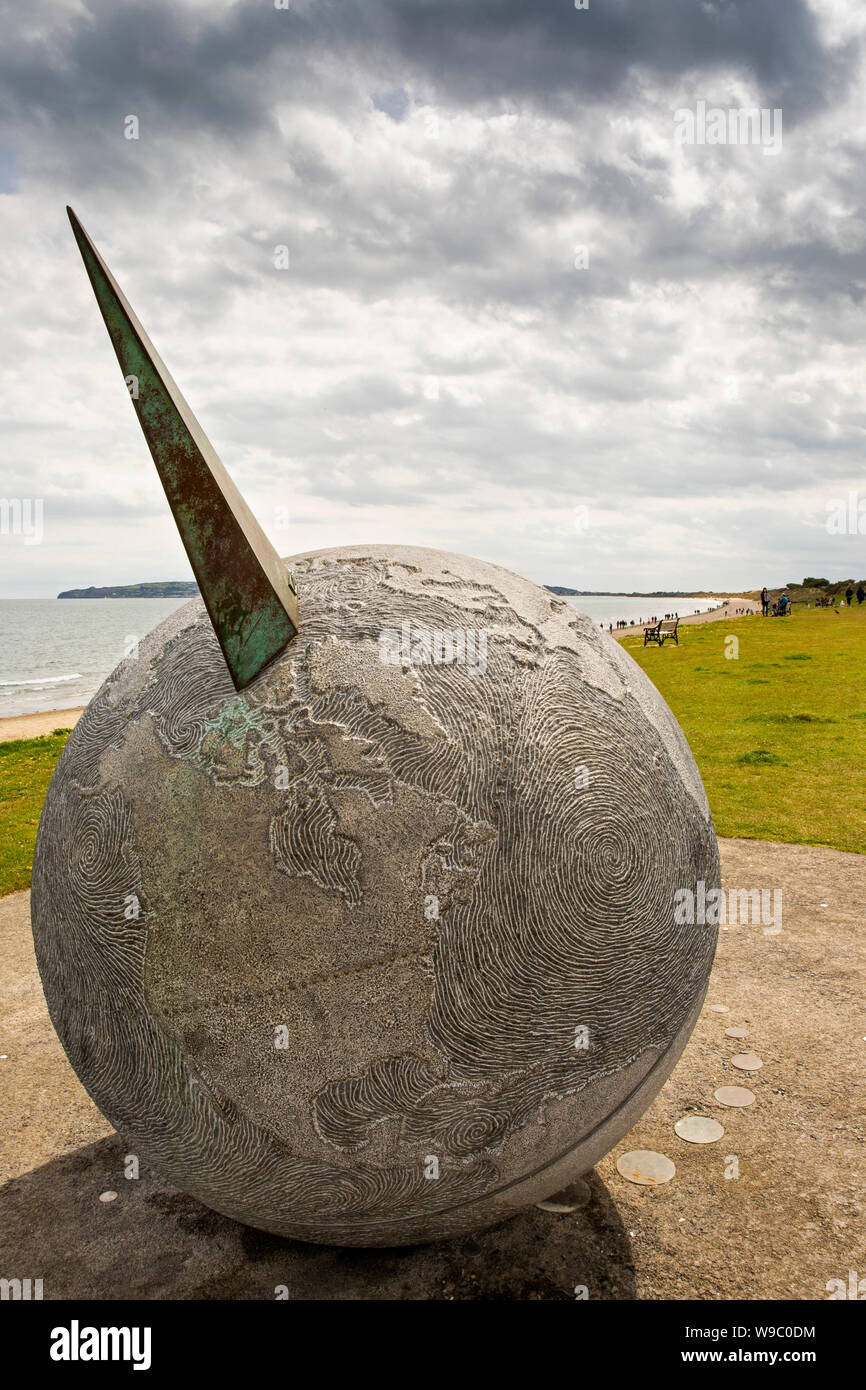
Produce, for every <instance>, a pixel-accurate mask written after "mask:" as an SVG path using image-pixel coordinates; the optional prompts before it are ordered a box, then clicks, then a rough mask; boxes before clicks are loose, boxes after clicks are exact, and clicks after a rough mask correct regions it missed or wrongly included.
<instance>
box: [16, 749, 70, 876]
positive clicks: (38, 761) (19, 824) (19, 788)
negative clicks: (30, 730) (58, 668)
mask: <svg viewBox="0 0 866 1390" xmlns="http://www.w3.org/2000/svg"><path fill="white" fill-rule="evenodd" d="M68 737H69V730H68V729H64V730H62V731H61V732H60V733H54V734H46V736H45V737H44V738H20V739H15V740H14V741H13V742H11V743H0V816H2V833H0V894H3V893H14V892H15V890H16V889H17V888H27V887H29V884H30V869H31V866H32V864H33V846H34V845H35V843H36V827H37V826H38V824H39V813H40V811H41V810H42V803H43V801H44V800H45V793H46V792H47V790H48V783H49V782H50V781H51V774H52V772H53V771H54V764H55V763H56V762H57V759H58V758H59V757H60V754H61V751H62V749H63V745H64V744H65V742H66V740H67V738H68Z"/></svg>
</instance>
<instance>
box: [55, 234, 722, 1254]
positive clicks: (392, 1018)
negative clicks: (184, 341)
mask: <svg viewBox="0 0 866 1390" xmlns="http://www.w3.org/2000/svg"><path fill="white" fill-rule="evenodd" d="M79 230H80V229H79ZM82 236H83V233H82ZM94 254H96V253H94ZM106 273H107V272H106ZM91 278H92V279H93V278H94V277H93V275H92V276H91ZM112 286H113V288H112V295H115V294H119V291H118V290H117V287H116V286H114V285H113V282H112ZM98 297H99V295H98ZM113 302H114V301H113V300H112V304H113ZM124 304H125V301H124ZM101 307H102V305H101ZM126 307H127V308H128V306H126ZM112 312H113V310H112ZM129 312H130V313H131V311H129ZM103 313H104V314H105V317H106V322H109V314H108V312H106V309H105V308H104V307H103ZM130 321H131V320H130ZM135 323H136V334H137V336H136V342H137V343H139V344H141V343H142V342H144V343H146V344H147V347H148V351H149V352H152V349H151V345H150V344H149V343H148V342H147V340H146V339H144V338H143V336H142V335H143V330H140V326H139V325H137V321H135ZM110 331H111V326H110ZM124 331H125V330H124ZM115 346H116V347H117V342H115ZM136 351H137V349H136ZM131 352H132V349H131V348H129V349H127V348H126V347H124V353H125V354H126V355H123V356H122V354H121V351H120V349H118V356H119V357H120V358H121V365H122V367H124V369H126V368H128V367H129V365H130V361H133V363H134V365H136V367H137V372H136V375H138V372H139V371H140V372H141V380H142V382H143V384H144V387H146V388H147V389H146V390H144V387H143V394H144V395H145V396H146V395H147V392H148V391H150V390H151V386H150V385H149V383H150V378H149V377H148V375H147V363H146V362H145V361H144V359H143V358H142V359H141V360H140V361H139V360H138V359H135V358H131V357H130V356H129V355H128V354H129V353H131ZM153 360H156V362H157V365H158V369H159V372H160V373H164V368H163V367H162V364H161V363H158V359H155V354H154V355H153V357H150V356H149V357H148V359H147V361H148V362H152V361H153ZM169 380H170V379H169ZM155 389H156V387H155V386H154V387H153V390H155ZM172 392H173V394H172V396H171V400H172V401H173V402H175V403H176V401H177V400H178V399H179V400H181V402H182V398H180V397H179V394H178V395H175V394H174V392H176V388H173V384H172ZM151 399H152V397H151ZM177 409H178V411H179V412H181V414H182V411H181V407H180V406H178V407H177ZM183 410H188V407H186V406H185V403H183ZM157 415H158V417H159V419H158V424H159V429H161V430H162V431H163V432H162V433H161V434H160V433H159V430H157V429H156V427H154V426H153V419H154V418H156V417H157ZM140 418H142V420H143V421H144V422H145V424H146V426H147V427H146V431H145V432H146V433H147V432H148V428H150V429H151V433H150V434H148V442H149V443H150V445H151V450H152V452H153V454H154V458H155V459H156V460H157V466H158V468H160V474H161V476H163V481H164V484H165V486H166V492H167V493H168V495H169V500H170V501H172V493H171V488H172V487H174V486H175V482H176V479H177V477H179V476H180V474H181V472H182V469H181V464H182V465H183V468H187V469H189V468H192V464H191V463H189V460H190V459H192V460H193V462H194V463H195V466H196V468H197V467H198V464H199V462H200V461H201V460H202V459H204V458H205V447H204V446H205V445H206V441H204V439H203V436H202V437H199V436H193V433H192V430H191V427H190V438H193V437H194V442H195V446H196V450H197V452H196V453H195V454H193V453H191V452H187V453H184V452H183V450H184V449H187V445H186V443H185V442H184V441H185V439H186V436H185V435H183V433H182V432H181V431H179V427H178V426H177V422H176V421H172V422H170V424H171V429H170V437H171V444H170V449H171V452H170V457H169V456H168V455H167V454H166V452H165V450H166V448H168V446H165V444H164V441H165V438H166V429H167V426H166V419H167V418H168V417H167V416H166V411H165V409H164V407H163V406H160V409H159V411H158V412H156V411H155V412H154V415H153V417H148V416H147V413H146V407H145V406H142V407H140ZM178 418H180V416H179V417H178ZM183 418H184V419H186V416H184V417H183ZM196 428H198V427H197V426H196ZM179 440H180V443H179V442H178V441H179ZM190 448H191V446H190ZM167 459H168V461H166V460H167ZM178 460H180V462H178ZM207 462H208V470H209V471H208V473H207V479H209V480H212V479H213V478H217V479H218V480H219V490H218V494H217V493H214V494H213V497H212V499H211V503H209V510H208V524H207V528H206V534H204V533H203V534H204V539H202V537H201V536H193V537H192V538H190V537H188V536H187V534H186V533H185V532H184V526H188V525H189V515H190V507H189V506H186V507H185V508H184V507H178V508H177V510H176V514H178V515H179V525H181V529H182V534H184V539H185V544H187V549H188V553H189V554H190V557H191V559H192V560H194V563H195V567H196V573H197V575H198V577H199V581H200V586H201V588H202V593H203V597H204V600H205V601H204V602H202V600H193V601H192V602H191V603H189V604H187V605H185V606H183V607H181V608H179V609H178V610H177V611H176V612H175V613H174V614H173V615H172V616H171V617H169V618H168V619H167V620H166V621H165V622H163V623H162V624H161V625H160V626H159V627H157V628H156V629H155V631H153V632H152V633H151V634H150V635H149V636H148V637H147V638H145V639H144V640H143V641H142V642H141V643H140V646H139V648H138V650H137V651H133V652H132V653H130V655H129V656H127V657H126V658H125V660H124V661H123V662H122V663H121V664H120V665H119V666H118V667H117V669H116V670H115V671H114V672H113V674H112V675H111V676H109V678H108V680H107V681H106V682H105V684H104V685H103V686H102V688H101V690H100V691H99V692H98V694H97V695H96V696H95V697H94V699H93V700H92V701H91V703H90V705H89V706H88V708H87V710H86V711H85V713H84V715H83V716H82V718H81V719H80V721H79V723H78V724H77V726H76V727H75V729H74V731H73V733H72V735H71V736H70V738H69V741H68V743H67V745H66V748H65V750H64V752H63V754H62V756H61V758H60V761H59V763H58V765H57V768H56V771H55V774H54V778H53V780H52V782H51V786H50V789H49V792H48V796H47V799H46V803H45V807H44V810H43V815H42V820H41V824H40V830H39V838H38V844H37V851H36V855H35V858H34V866H33V889H32V916H33V931H34V939H35V945H36V952H37V958H38V963H39V969H40V972H41V975H42V980H43V985H44V989H45V995H46V999H47V1001H48V1006H49V1009H50V1012H51V1018H52V1020H53V1023H54V1026H55V1028H56V1030H57V1033H58V1035H59V1037H60V1039H61V1041H62V1043H63V1046H64V1048H65V1049H66V1052H67V1054H68V1056H69V1059H70V1061H71V1063H72V1065H73V1067H74V1068H75V1070H76V1072H77V1073H78V1076H79V1077H80V1079H81V1081H82V1082H83V1084H84V1085H85V1086H86V1088H87V1090H88V1091H89V1093H90V1095H91V1096H92V1098H93V1100H94V1101H95V1103H96V1104H97V1105H98V1106H99V1108H100V1109H101V1110H102V1112H103V1113H104V1114H105V1115H106V1116H107V1117H108V1118H109V1120H110V1121H111V1122H112V1124H113V1125H115V1126H116V1128H117V1129H118V1130H119V1131H120V1132H121V1133H122V1135H123V1136H124V1140H125V1141H126V1142H127V1143H128V1144H129V1146H130V1148H131V1149H132V1150H133V1151H134V1152H136V1153H137V1154H139V1155H140V1156H141V1158H142V1159H143V1160H144V1161H145V1162H152V1164H153V1165H154V1166H155V1167H156V1168H157V1169H158V1170H159V1171H160V1172H162V1173H163V1174H164V1175H165V1176H166V1177H167V1178H168V1179H170V1180H171V1181H172V1182H173V1183H174V1184H176V1185H177V1186H178V1187H179V1188H181V1189H183V1190H184V1191H186V1192H188V1193H191V1194H192V1195H193V1196H194V1197H196V1198H198V1199H199V1200H200V1201H202V1202H204V1203H206V1204H207V1205H209V1206H211V1207H213V1208H215V1209H217V1210H218V1211H220V1212H222V1213H224V1214H225V1215H227V1216H229V1217H232V1218H235V1219H236V1220H239V1221H242V1222H245V1223H247V1224H249V1225H251V1226H257V1227H260V1228H263V1229H265V1230H268V1231H271V1232H275V1233H278V1234H281V1235H284V1236H289V1237H294V1238H297V1239H301V1240H305V1241H318V1242H324V1243H333V1244H345V1245H399V1244H408V1243H413V1242H417V1241H423V1240H432V1239H436V1238H440V1237H446V1236H450V1235H454V1234H459V1233H460V1232H464V1231H467V1230H470V1229H473V1228H477V1227H483V1226H486V1225H491V1224H493V1223H495V1222H498V1221H501V1220H503V1219H504V1218H506V1217H508V1216H510V1215H512V1214H514V1213H515V1212H516V1211H518V1210H519V1209H521V1208H522V1207H525V1206H527V1205H528V1204H530V1203H532V1202H536V1201H539V1200H542V1199H543V1198H545V1197H547V1196H549V1195H550V1194H551V1193H552V1192H555V1191H557V1190H558V1189H560V1188H562V1187H563V1186H564V1185H565V1184H567V1183H568V1182H569V1181H571V1180H572V1179H574V1178H575V1177H577V1176H579V1175H580V1174H582V1173H584V1172H586V1171H587V1170H588V1169H589V1168H591V1167H592V1166H593V1164H594V1163H596V1162H597V1160H598V1159H599V1158H601V1157H602V1156H603V1155H604V1154H605V1153H606V1152H608V1150H609V1149H610V1148H611V1147H612V1146H613V1145H614V1144H616V1143H617V1142H618V1140H619V1139H620V1138H621V1137H622V1136H623V1135H624V1134H625V1133H626V1132H627V1131H628V1129H629V1128H630V1127H631V1126H632V1125H633V1124H634V1122H635V1121H636V1120H637V1119H638V1118H639V1117H640V1116H641V1114H642V1113H643V1112H644V1110H645V1109H646V1107H647V1106H648V1105H649V1103H650V1102H651V1101H652V1099H653V1098H654V1096H655V1095H656V1094H657V1092H658V1090H659V1089H660V1087H661V1086H662V1084H663V1082H664V1081H665V1079H666V1078H667V1076H668V1075H669V1074H670V1072H671V1070H672V1068H673V1066H674V1064H675V1062H676V1060H677V1058H678V1056H679V1054H680V1053H681V1051H682V1049H683V1047H684V1046H685V1043H686V1041H687V1040H688V1037H689V1034H690V1031H691V1029H692V1026H693V1024H694V1021H695V1018H696V1016H697V1013H698V1011H699V1009H700V1007H701V1003H702V1001H703V998H704V994H705V991H706V986H707V979H708V975H709V971H710V967H711V964H712V959H713V952H714V948H715V930H714V929H713V928H712V927H709V926H699V925H691V924H688V923H682V922H681V921H680V920H679V917H680V914H678V913H676V912H675V907H674V905H675V900H676V896H677V894H678V892H679V890H682V889H691V890H693V891H694V890H695V888H696V885H697V884H698V883H700V882H701V881H702V882H703V883H704V884H705V885H706V888H707V889H709V888H712V887H717V886H718V884H719V881H720V875H719V861H718V852H717V846H716V840H715V835H714V831H713V826H712V821H711V817H710V812H709V808H708V805H707V800H706V796H705V794H704V790H703V787H702V784H701V781H700V777H699V775H698V772H697V769H696V767H695V764H694V761H693V759H692V756H691V753H690V751H689V748H688V745H687V744H686V741H685V739H684V737H683V735H682V733H681V731H680V729H679V726H678V725H677V723H676V721H675V719H674V718H673V716H672V714H671V713H670V711H669V709H668V707H667V706H666V705H665V703H664V701H663V700H662V699H661V697H660V696H659V695H658V694H657V692H656V690H655V689H654V687H653V686H652V684H651V683H650V682H649V680H647V678H646V677H645V676H644V675H643V674H642V672H641V671H640V669H639V668H638V667H637V666H636V665H635V663H634V662H633V661H632V660H631V658H630V657H628V656H627V655H626V654H625V653H624V652H623V651H622V650H621V648H620V646H619V645H618V643H617V642H615V641H614V640H613V639H611V638H610V637H609V636H607V635H605V634H604V633H602V632H599V631H598V629H597V628H596V627H595V625H594V624H593V623H592V622H591V621H590V620H589V619H588V618H587V617H585V616H583V615H582V614H581V613H579V612H578V611H577V610H576V609H575V608H574V607H573V606H572V605H570V604H569V603H567V602H566V601H565V600H563V599H562V598H558V597H556V596H554V595H553V594H551V593H550V592H548V591H547V590H545V589H542V588H540V587H539V586H538V585H536V584H533V583H530V582H528V581H527V580H524V579H521V578H518V577H517V576H516V575H514V574H512V573H510V572H508V571H507V570H504V569H501V568H499V567H497V566H495V565H491V564H488V563H483V562H481V561H479V560H472V559H467V558H465V557H462V556H457V555H450V554H445V553H442V552H439V551H434V550H425V549H419V548H412V547H406V546H379V545H372V546H350V547H345V548H341V549H333V550H324V551H317V552H311V553H307V554H304V555H300V556H296V557H293V558H292V560H291V561H286V562H280V561H277V560H276V559H275V558H273V557H271V556H270V555H268V554H266V553H265V550H264V548H263V546H262V544H261V540H260V538H259V536H258V533H253V531H252V530H251V522H250V519H249V517H248V516H247V515H246V513H245V512H243V511H242V510H241V507H240V505H239V504H238V502H237V499H236V498H235V497H234V495H233V494H231V493H230V491H229V485H228V484H227V483H226V482H225V480H224V479H223V478H222V475H220V474H219V472H218V467H219V466H218V464H214V463H213V460H211V459H208V460H207ZM171 469H174V473H171ZM164 470H165V475H164ZM169 475H170V476H169ZM193 476H194V475H193V474H192V473H190V472H189V471H187V473H185V474H184V475H183V477H184V478H185V482H184V488H185V489H186V494H185V495H186V496H187V497H188V496H189V492H190V487H191V484H190V481H189V480H190V478H191V477H193ZM195 476H198V475H195ZM202 476H204V475H202ZM166 477H168V481H166ZM199 481H201V479H199ZM208 485H209V483H208ZM202 486H204V484H203V483H202ZM220 498H222V499H226V498H228V500H229V503H230V504H231V505H230V506H228V504H227V511H226V513H225V517H224V520H223V521H222V522H220V523H219V524H217V522H216V521H215V520H214V517H215V516H218V509H217V503H218V502H219V499H220ZM214 499H215V500H214ZM172 505H174V503H172ZM238 518H240V520H238ZM236 522H237V525H238V526H239V527H240V528H241V529H240V530H239V531H232V527H233V526H234V525H235V523H236ZM224 532H225V533H227V534H229V533H230V534H231V536H233V537H234V539H232V541H231V556H230V557H229V558H230V559H231V560H232V563H236V569H235V570H234V571H233V573H235V574H237V575H239V576H240V578H239V579H238V580H237V583H238V584H243V583H247V582H249V583H250V584H252V583H253V579H255V582H256V583H258V582H259V576H260V573H262V572H264V571H265V570H266V571H267V573H268V574H269V575H270V576H271V577H272V583H273V585H274V588H273V592H274V593H277V594H278V597H279V599H280V603H281V604H282V605H283V606H282V607H281V608H279V609H268V610H267V613H269V614H270V616H269V617H268V619H267V622H270V623H271V630H272V632H273V633H276V631H277V628H278V627H279V614H280V613H281V612H283V611H284V610H285V611H286V612H287V613H290V615H291V617H290V629H291V632H292V633H293V635H292V636H291V637H290V640H287V639H286V637H285V635H283V636H280V637H279V638H277V637H276V636H274V638H273V640H274V643H275V645H278V647H279V649H278V650H277V651H276V654H274V653H273V652H271V651H270V650H268V651H264V650H262V651H260V652H259V654H258V656H257V657H256V660H255V662H252V659H251V658H250V657H249V653H250V651H252V650H253V649H254V648H255V643H256V642H258V641H260V629H261V626H262V625H264V626H265V627H266V626H267V622H265V623H264V624H259V625H258V626H257V624H256V622H255V621H253V622H252V624H251V625H247V626H245V624H246V623H247V618H248V616H249V614H248V609H249V603H245V604H244V605H241V607H240V608H238V605H236V604H234V602H233V600H232V595H231V593H230V592H229V591H228V589H227V588H226V587H225V586H223V588H220V587H219V586H220V583H221V582H222V577H223V575H224V573H225V569H226V564H227V561H226V559H225V555H224V554H223V553H222V552H220V553H219V554H218V553H217V552H216V551H211V550H209V549H208V546H209V545H211V543H213V544H216V541H213V537H214V536H218V535H222V534H223V533H224ZM247 542H248V543H247ZM220 543H221V542H220ZM265 544H267V543H265ZM253 552H255V555H256V556H257V557H259V558H258V560H257V561H256V564H259V561H261V564H260V567H259V568H256V565H254V564H253V562H252V560H250V567H249V569H248V570H244V568H243V564H244V563H246V560H245V559H244V557H246V558H247V559H249V557H250V556H251V555H252V554H253ZM217 562H219V563H217ZM283 564H285V565H288V566H290V567H291V572H292V575H293V579H292V582H291V586H290V591H289V589H283V588H281V587H280V585H281V579H280V575H281V574H283V573H285V574H287V573H288V571H284V570H283V569H282V568H281V567H282V565H283ZM209 567H210V568H209ZM214 576H216V577H214ZM245 576H246V578H245ZM249 576H253V579H250V578H249ZM250 592H252V590H250ZM269 592H270V591H269ZM295 593H296V594H297V597H298V604H297V606H296V607H295V606H294V605H293V603H292V602H291V597H292V595H294V594H295ZM250 602H252V601H251V600H250ZM263 609H264V600H263ZM239 613H240V616H238V614H239ZM255 616H256V615H255V613H253V619H255ZM287 622H289V619H288V618H287ZM239 633H240V637H239V636H238V634H239ZM269 641H270V639H269ZM256 650H258V649H256ZM245 663H246V665H245ZM253 668H255V669H253ZM251 671H252V674H251Z"/></svg>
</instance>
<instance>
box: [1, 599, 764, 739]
mask: <svg viewBox="0 0 866 1390" xmlns="http://www.w3.org/2000/svg"><path fill="white" fill-rule="evenodd" d="M741 608H745V609H746V610H747V611H748V613H750V614H751V613H760V611H761V605H760V604H759V603H755V602H754V600H752V599H743V598H733V599H732V598H728V599H726V600H725V602H724V603H723V604H722V606H721V608H711V609H709V610H708V611H707V612H706V613H690V614H688V615H687V616H686V617H683V618H680V626H681V627H685V626H687V625H691V624H693V623H715V622H721V621H722V620H723V619H728V620H729V621H732V620H733V619H734V618H737V617H743V616H745V614H741V613H738V612H737V609H741ZM645 626H646V624H645V623H632V624H631V626H630V627H621V628H614V630H613V632H612V633H610V634H609V635H610V636H613V637H616V638H620V637H629V636H631V635H632V634H633V633H635V632H641V631H642V630H643V628H644V627H645ZM604 631H605V632H607V628H605V629H604ZM85 709H86V706H85V705H77V706H75V707H74V708H73V709H51V710H39V711H36V712H34V713H32V714H10V715H5V716H3V717H2V718H0V743H10V742H11V741H12V740H14V739H19V738H39V737H40V736H41V735H43V734H50V733H52V732H53V731H54V730H55V729H71V728H73V727H74V726H75V724H76V723H77V721H78V720H79V718H80V717H81V715H82V714H83V713H84V711H85Z"/></svg>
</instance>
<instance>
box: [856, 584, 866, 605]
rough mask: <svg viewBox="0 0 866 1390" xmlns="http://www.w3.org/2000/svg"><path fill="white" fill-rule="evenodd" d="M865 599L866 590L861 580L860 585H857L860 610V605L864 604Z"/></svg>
mask: <svg viewBox="0 0 866 1390" xmlns="http://www.w3.org/2000/svg"><path fill="white" fill-rule="evenodd" d="M864 598H866V589H864V588H863V581H862V579H861V581H860V583H859V584H858V585H857V607H858V608H859V607H860V604H861V603H862V602H863V600H864Z"/></svg>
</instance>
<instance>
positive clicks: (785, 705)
mask: <svg viewBox="0 0 866 1390" xmlns="http://www.w3.org/2000/svg"><path fill="white" fill-rule="evenodd" d="M679 636H680V645H679V647H674V646H671V645H670V644H667V645H666V646H665V647H663V648H662V649H661V650H659V649H658V648H657V647H646V648H644V647H643V646H642V645H641V643H642V641H643V637H642V636H641V637H640V638H637V637H628V638H626V639H625V641H624V642H623V646H624V647H625V649H626V651H627V652H628V653H629V655H630V656H633V657H634V659H635V661H637V663H638V665H639V666H641V667H642V668H643V670H644V671H645V672H646V673H647V675H648V676H649V678H650V680H651V681H652V682H653V684H654V685H655V686H656V687H657V689H658V690H659V691H660V692H661V694H662V695H663V696H664V698H665V700H667V702H668V704H669V705H670V707H671V709H672V710H673V712H674V714H675V715H676V717H677V719H678V720H679V722H680V724H681V726H682V728H683V732H684V733H685V735H686V738H687V739H688V741H689V743H690V745H691V749H692V752H693V753H694V756H695V761H696V763H697V765H698V767H699V769H700V772H701V776H702V777H703V779H704V786H705V787H706V789H707V796H708V797H709V800H710V807H711V808H712V812H713V819H714V820H715V824H716V830H717V832H718V834H719V835H739V836H742V837H743V838H744V839H753V840H754V839H759V840H787V841H790V842H793V843H800V844H813V845H830V846H832V847H833V848H834V849H847V850H858V851H859V852H860V853H861V854H862V853H866V604H864V606H863V607H862V608H857V607H856V606H855V607H854V608H851V609H846V610H845V611H844V612H842V613H835V612H832V611H831V610H829V609H821V610H819V609H814V608H813V609H807V608H797V607H795V609H794V612H793V614H792V615H791V617H789V618H761V617H754V618H738V619H733V620H732V621H730V622H717V623H707V624H705V625H702V626H695V627H686V628H680V633H679ZM730 638H736V642H737V646H736V647H734V646H733V645H732V643H731V642H730V640H729V639H730ZM726 651H731V652H732V653H733V652H734V651H737V655H736V656H733V655H731V656H730V657H728V656H726Z"/></svg>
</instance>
